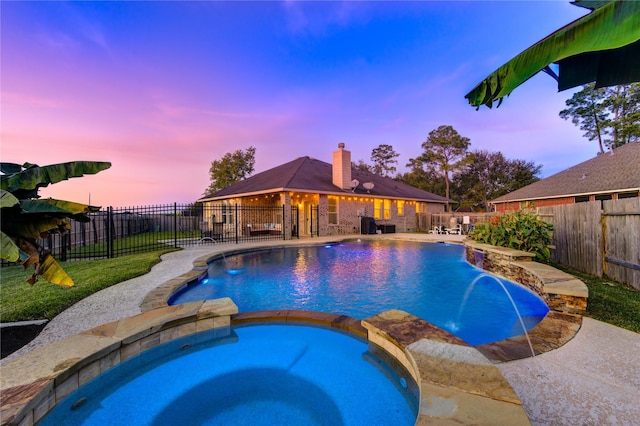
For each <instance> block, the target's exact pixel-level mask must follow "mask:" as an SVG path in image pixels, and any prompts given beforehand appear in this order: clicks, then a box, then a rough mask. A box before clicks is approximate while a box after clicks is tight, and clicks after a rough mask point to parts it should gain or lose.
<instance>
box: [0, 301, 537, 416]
mask: <svg viewBox="0 0 640 426" xmlns="http://www.w3.org/2000/svg"><path fill="white" fill-rule="evenodd" d="M237 312H238V308H237V307H236V305H235V304H234V303H233V301H232V300H231V299H229V298H224V299H215V300H208V301H198V302H190V303H185V304H182V305H175V306H169V307H164V308H159V309H155V310H151V311H147V312H144V313H141V314H139V315H135V316H133V317H128V318H124V319H121V320H118V321H114V322H112V323H108V324H104V325H102V326H99V327H95V328H93V329H90V330H87V331H85V332H82V333H80V334H77V335H74V336H71V337H68V338H66V339H63V340H60V341H58V342H55V343H52V344H50V345H47V346H43V347H41V348H38V349H35V350H34V351H32V352H30V353H28V354H25V355H24V356H22V357H19V358H17V359H15V360H13V361H11V362H9V363H7V364H5V365H2V366H1V367H0V372H1V375H0V392H1V394H2V403H1V405H0V418H1V419H2V425H32V424H34V423H36V422H37V421H39V420H40V419H41V418H42V417H44V416H45V415H46V414H47V413H48V412H49V411H50V410H51V409H53V408H54V407H55V406H56V404H57V403H59V402H60V401H61V400H62V399H63V398H65V397H66V396H68V395H69V394H70V393H71V392H73V391H74V390H76V389H77V388H78V387H79V386H81V385H83V384H84V383H86V382H88V381H89V380H91V379H92V378H94V377H96V376H97V375H98V374H100V373H103V372H105V371H106V370H108V369H109V368H111V367H114V366H116V365H117V364H119V363H120V362H122V361H125V360H126V359H128V358H130V357H132V356H134V355H137V354H139V353H140V352H142V351H144V350H147V349H150V348H152V347H154V346H156V345H160V344H163V343H166V342H169V341H171V340H174V339H176V338H179V337H184V336H193V337H194V339H196V338H197V337H196V336H197V335H198V333H200V332H203V331H207V330H211V329H215V330H217V332H216V333H215V334H216V335H217V336H220V337H223V336H225V335H228V334H229V332H230V326H231V325H243V324H249V323H277V322H280V323H292V324H294V323H295V324H301V323H303V324H305V323H306V324H309V325H320V326H325V327H330V328H335V329H338V330H341V331H346V332H349V333H352V334H354V335H355V336H358V337H361V338H365V339H368V341H369V343H370V344H374V345H375V347H380V348H382V349H383V350H384V351H386V352H387V353H388V354H390V355H391V356H393V357H394V358H395V359H396V360H397V361H398V362H399V363H400V364H402V365H403V366H404V367H405V368H406V370H407V371H408V372H409V374H411V375H412V377H413V379H414V380H415V382H416V383H417V384H418V385H419V387H420V395H421V401H420V408H419V415H418V419H417V421H416V424H417V425H422V424H427V423H431V422H432V421H434V420H437V421H438V422H440V424H460V423H463V424H469V423H473V424H486V425H492V424H510V425H520V424H522V425H528V424H530V422H529V420H528V417H527V415H526V413H525V411H524V409H523V408H522V403H521V402H520V400H519V399H518V397H517V395H516V393H515V392H514V390H513V388H512V387H511V385H510V384H509V383H508V382H507V381H506V379H504V377H503V376H502V375H501V373H500V371H499V370H498V369H497V368H496V367H495V365H493V364H492V363H491V362H490V361H489V360H488V359H487V358H486V357H485V356H483V354H482V353H481V352H480V351H479V350H478V349H476V348H473V347H471V346H469V345H467V344H466V343H465V342H463V341H462V340H460V339H459V338H457V337H455V336H453V335H451V334H449V333H448V332H446V331H444V330H441V329H439V328H438V327H436V326H434V325H432V324H430V323H428V322H426V321H424V320H421V319H420V318H416V317H414V316H412V315H410V314H407V313H405V312H402V311H398V310H391V311H386V312H382V313H380V314H378V315H375V316H373V317H370V318H367V319H365V320H362V321H359V320H356V319H354V318H350V317H346V316H341V315H335V314H327V313H319V312H308V311H260V312H250V313H240V314H239V313H237ZM355 387H356V389H357V384H355Z"/></svg>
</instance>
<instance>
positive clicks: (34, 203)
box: [20, 198, 100, 217]
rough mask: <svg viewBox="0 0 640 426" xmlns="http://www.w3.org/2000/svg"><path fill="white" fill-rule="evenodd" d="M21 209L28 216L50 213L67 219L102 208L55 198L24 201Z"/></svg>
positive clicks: (21, 203)
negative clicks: (30, 214) (29, 214)
mask: <svg viewBox="0 0 640 426" xmlns="http://www.w3.org/2000/svg"><path fill="white" fill-rule="evenodd" d="M20 207H22V210H24V212H25V213H27V214H28V213H50V214H52V215H63V216H65V217H66V216H73V215H78V214H84V213H95V212H98V211H100V207H96V206H89V205H87V204H81V203H74V202H72V201H64V200H55V199H53V198H47V199H44V200H22V201H21V202H20Z"/></svg>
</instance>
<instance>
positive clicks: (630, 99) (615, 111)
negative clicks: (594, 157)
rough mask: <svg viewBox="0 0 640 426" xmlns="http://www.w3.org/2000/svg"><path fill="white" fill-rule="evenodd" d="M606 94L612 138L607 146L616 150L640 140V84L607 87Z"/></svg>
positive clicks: (605, 103)
mask: <svg viewBox="0 0 640 426" xmlns="http://www.w3.org/2000/svg"><path fill="white" fill-rule="evenodd" d="M605 92H606V95H607V96H606V99H605V102H604V105H605V108H606V109H607V110H608V111H610V120H609V123H610V125H611V131H610V132H609V134H610V135H611V136H612V138H611V139H608V140H607V141H606V143H607V146H609V147H610V148H615V147H618V146H622V145H624V144H627V143H629V142H636V141H638V140H640V84H639V83H636V84H631V85H626V86H613V87H607V88H606V89H605Z"/></svg>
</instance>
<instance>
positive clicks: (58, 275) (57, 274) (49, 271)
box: [40, 254, 74, 287]
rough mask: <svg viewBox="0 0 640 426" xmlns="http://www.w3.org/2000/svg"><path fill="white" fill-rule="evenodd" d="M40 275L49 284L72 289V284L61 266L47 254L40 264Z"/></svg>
mask: <svg viewBox="0 0 640 426" xmlns="http://www.w3.org/2000/svg"><path fill="white" fill-rule="evenodd" d="M40 275H42V278H44V279H45V280H47V281H49V282H50V283H51V284H56V285H60V286H64V287H73V286H74V282H73V280H72V279H71V277H70V276H69V275H68V274H67V273H66V272H65V271H64V269H62V266H60V264H59V263H58V262H57V261H56V260H55V259H54V258H53V256H51V255H50V254H47V255H46V256H45V257H44V260H43V261H42V262H41V263H40Z"/></svg>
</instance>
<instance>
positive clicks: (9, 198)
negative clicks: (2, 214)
mask: <svg viewBox="0 0 640 426" xmlns="http://www.w3.org/2000/svg"><path fill="white" fill-rule="evenodd" d="M19 202H20V201H18V199H17V198H16V197H14V196H13V194H12V193H10V192H8V191H5V190H4V189H0V208H5V207H13V206H15V205H16V204H18V203H19Z"/></svg>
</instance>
